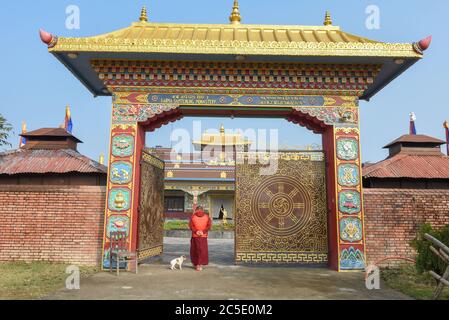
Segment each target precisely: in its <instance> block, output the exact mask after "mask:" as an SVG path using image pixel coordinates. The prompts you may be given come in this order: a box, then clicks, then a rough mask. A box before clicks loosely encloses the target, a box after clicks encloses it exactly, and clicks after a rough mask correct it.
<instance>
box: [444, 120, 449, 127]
mask: <svg viewBox="0 0 449 320" xmlns="http://www.w3.org/2000/svg"><path fill="white" fill-rule="evenodd" d="M443 127H444V128H445V129H449V122H447V120H446V121H444V123H443Z"/></svg>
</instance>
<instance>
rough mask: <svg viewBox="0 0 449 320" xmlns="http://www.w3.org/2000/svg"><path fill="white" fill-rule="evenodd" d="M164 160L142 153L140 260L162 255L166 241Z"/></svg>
mask: <svg viewBox="0 0 449 320" xmlns="http://www.w3.org/2000/svg"><path fill="white" fill-rule="evenodd" d="M164 167H165V164H164V162H163V161H162V160H161V159H159V158H157V157H155V156H154V155H152V154H150V153H149V152H147V151H145V150H144V152H143V155H142V163H141V181H140V206H139V225H138V233H139V234H138V237H137V239H138V240H137V241H138V242H137V247H138V254H139V260H140V261H141V260H144V259H147V258H150V257H153V256H157V255H160V254H161V253H162V251H163V241H164Z"/></svg>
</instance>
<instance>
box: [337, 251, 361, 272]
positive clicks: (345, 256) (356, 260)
mask: <svg viewBox="0 0 449 320" xmlns="http://www.w3.org/2000/svg"><path fill="white" fill-rule="evenodd" d="M340 269H341V270H364V269H365V257H364V254H363V252H362V251H360V250H359V249H355V248H354V247H349V248H347V249H344V250H342V251H341V254H340Z"/></svg>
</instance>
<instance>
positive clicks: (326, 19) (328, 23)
mask: <svg viewBox="0 0 449 320" xmlns="http://www.w3.org/2000/svg"><path fill="white" fill-rule="evenodd" d="M324 25H325V26H331V25H332V17H331V13H330V12H329V11H326V16H325V17H324Z"/></svg>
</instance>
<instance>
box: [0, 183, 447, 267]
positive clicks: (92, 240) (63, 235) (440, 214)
mask: <svg viewBox="0 0 449 320" xmlns="http://www.w3.org/2000/svg"><path fill="white" fill-rule="evenodd" d="M105 197H106V189H105V187H98V186H68V187H61V186H28V185H14V186H0V203H1V207H0V261H55V262H66V263H73V264H79V265H99V263H100V259H101V246H102V241H103V219H104V206H105ZM364 202H365V228H366V246H367V258H368V263H372V262H377V261H379V260H382V259H384V258H386V257H405V258H413V257H414V256H415V252H414V250H413V248H412V247H411V246H410V241H411V240H412V239H413V238H414V237H415V236H416V233H417V231H418V228H419V226H420V225H421V224H423V223H430V224H432V225H433V226H435V227H442V226H444V225H448V224H449V190H404V189H365V190H364Z"/></svg>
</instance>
